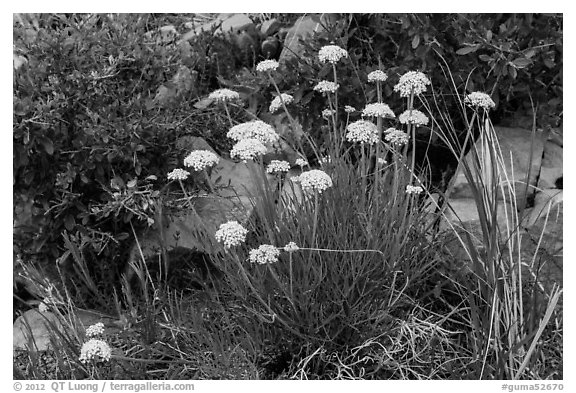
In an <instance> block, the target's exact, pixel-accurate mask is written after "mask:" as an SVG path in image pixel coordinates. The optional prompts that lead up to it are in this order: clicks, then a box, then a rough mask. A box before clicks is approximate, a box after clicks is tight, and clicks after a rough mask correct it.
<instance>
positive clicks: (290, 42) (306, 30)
mask: <svg viewBox="0 0 576 393" xmlns="http://www.w3.org/2000/svg"><path fill="white" fill-rule="evenodd" d="M336 19H337V16H336V14H321V15H320V16H318V15H304V16H302V17H300V18H298V20H297V21H296V23H294V26H292V27H291V28H290V29H288V32H287V33H286V38H285V39H284V47H283V49H282V52H281V53H280V59H279V62H280V64H282V63H283V62H285V61H286V60H288V59H291V58H293V57H300V56H302V54H303V51H304V45H302V42H301V40H306V39H308V38H310V37H311V36H313V35H314V33H316V32H319V31H321V30H323V29H324V28H323V27H322V25H324V26H326V25H327V24H329V23H331V22H333V21H335V20H336Z"/></svg>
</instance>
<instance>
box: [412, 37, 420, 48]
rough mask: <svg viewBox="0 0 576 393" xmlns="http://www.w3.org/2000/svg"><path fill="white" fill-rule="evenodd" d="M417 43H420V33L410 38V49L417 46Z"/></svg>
mask: <svg viewBox="0 0 576 393" xmlns="http://www.w3.org/2000/svg"><path fill="white" fill-rule="evenodd" d="M418 45H420V35H418V34H416V35H415V36H414V38H413V39H412V49H416V48H418Z"/></svg>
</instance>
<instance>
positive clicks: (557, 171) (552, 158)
mask: <svg viewBox="0 0 576 393" xmlns="http://www.w3.org/2000/svg"><path fill="white" fill-rule="evenodd" d="M563 151H564V149H563V148H562V146H559V145H558V144H556V143H554V142H552V141H550V140H548V141H546V143H544V152H543V155H542V166H541V168H540V177H539V178H538V188H539V189H546V188H555V187H556V181H557V180H558V179H559V178H561V177H562V174H563V166H562V165H563V164H562V163H563Z"/></svg>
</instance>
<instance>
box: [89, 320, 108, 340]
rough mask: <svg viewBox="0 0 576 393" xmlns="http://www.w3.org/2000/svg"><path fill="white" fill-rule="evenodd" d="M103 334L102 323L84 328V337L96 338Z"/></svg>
mask: <svg viewBox="0 0 576 393" xmlns="http://www.w3.org/2000/svg"><path fill="white" fill-rule="evenodd" d="M102 334H104V324H103V323H102V322H98V323H95V324H94V325H90V326H88V327H87V328H86V337H91V338H92V337H97V336H100V335H102Z"/></svg>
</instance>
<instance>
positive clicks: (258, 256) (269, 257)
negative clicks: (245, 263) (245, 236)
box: [248, 244, 280, 265]
mask: <svg viewBox="0 0 576 393" xmlns="http://www.w3.org/2000/svg"><path fill="white" fill-rule="evenodd" d="M279 255H280V250H278V248H277V247H274V246H272V245H270V244H262V245H261V246H260V247H258V248H257V249H255V250H250V253H249V256H248V259H249V260H250V262H252V263H259V264H261V265H264V264H266V263H276V262H278V256H279Z"/></svg>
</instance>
